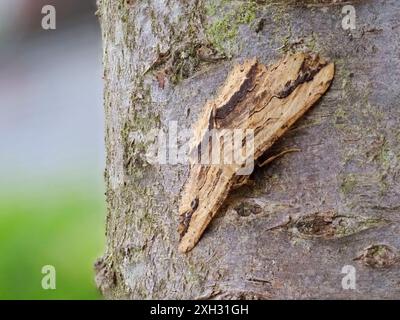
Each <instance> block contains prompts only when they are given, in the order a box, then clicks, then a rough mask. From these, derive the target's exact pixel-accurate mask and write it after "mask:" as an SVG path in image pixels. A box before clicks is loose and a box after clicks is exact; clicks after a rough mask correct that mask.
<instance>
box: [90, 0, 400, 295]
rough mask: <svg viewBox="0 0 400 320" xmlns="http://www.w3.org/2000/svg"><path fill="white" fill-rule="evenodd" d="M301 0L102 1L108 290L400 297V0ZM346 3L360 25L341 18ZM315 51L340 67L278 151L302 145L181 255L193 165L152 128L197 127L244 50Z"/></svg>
mask: <svg viewBox="0 0 400 320" xmlns="http://www.w3.org/2000/svg"><path fill="white" fill-rule="evenodd" d="M299 3H300V1H287V0H286V1H273V2H272V1H255V2H253V1H250V2H249V1H226V0H217V1H216V0H210V1H205V0H197V1H196V0H193V1H183V0H164V1H163V0H147V1H137V0H125V1H123V0H118V1H117V0H100V1H99V3H98V7H99V10H98V12H97V13H98V15H99V17H100V21H101V27H102V37H103V48H104V49H103V50H104V52H103V55H104V56H103V59H104V81H105V87H104V108H105V121H106V152H107V163H106V170H105V180H106V190H107V191H106V197H107V204H108V215H107V226H106V237H107V248H106V251H105V254H104V256H103V258H101V259H99V261H98V262H97V263H96V272H97V276H96V280H97V284H98V286H99V288H100V289H101V291H102V293H103V294H104V296H105V297H106V298H130V299H165V298H169V299H182V298H186V299H190V298H195V299H199V298H216V299H218V298H223V299H236V298H242V299H260V298H261V299H280V298H292V299H293V298H294V299H298V298H335V299H336V298H338V299H361V298H400V283H399V279H400V270H399V264H398V254H399V253H398V250H399V249H400V239H399V236H398V234H399V232H400V224H399V221H400V220H399V212H400V197H399V194H400V181H399V178H400V171H399V170H400V164H399V163H400V162H399V160H400V145H399V139H400V108H399V98H400V95H399V92H400V82H399V81H398V80H399V79H400V74H399V72H398V70H399V68H400V55H399V52H400V46H399V43H400V24H399V12H400V2H399V1H396V0H392V1H390V0H384V1H377V0H370V1H368V0H365V1H346V2H345V3H344V2H343V1H302V2H301V4H299ZM345 4H352V5H353V6H354V8H355V13H356V28H355V29H354V30H344V29H343V27H342V19H343V18H345V16H346V14H344V13H342V8H343V7H344V5H345ZM304 50H311V51H314V52H318V53H320V54H321V55H322V56H324V57H328V58H330V59H331V60H332V61H334V62H335V65H336V74H335V78H334V82H333V84H332V86H331V88H330V89H329V91H328V92H327V94H326V95H325V96H324V97H322V99H321V100H320V102H319V103H317V104H316V105H314V106H313V107H312V108H311V110H310V111H309V112H308V113H307V114H306V115H305V116H304V117H303V118H302V119H300V120H299V121H298V122H297V123H296V124H295V126H294V127H292V128H291V130H289V131H288V132H287V133H286V134H285V135H284V137H283V138H281V139H280V140H279V141H278V142H277V143H275V145H274V146H273V150H272V154H274V153H278V152H280V151H282V150H285V149H287V148H292V147H296V148H299V149H300V150H301V151H300V152H295V153H289V154H286V155H285V156H283V157H281V158H279V159H277V160H275V161H274V162H273V163H271V164H270V165H269V166H268V167H263V168H257V169H255V171H254V173H253V175H252V182H251V183H249V184H247V185H246V186H243V187H241V188H239V189H237V190H235V191H234V192H232V193H231V194H230V195H229V197H228V199H227V200H226V202H225V203H224V206H223V208H222V209H221V210H220V212H219V213H218V215H217V217H216V218H214V220H213V221H212V222H211V224H210V225H209V227H208V229H207V230H206V232H205V233H204V235H203V237H202V238H201V240H200V242H199V243H198V244H197V246H196V247H195V248H194V249H193V250H192V251H190V252H189V253H187V254H181V253H179V252H178V250H177V248H178V242H179V236H178V233H177V226H178V206H179V200H180V195H181V192H182V188H183V185H184V183H185V181H186V179H187V177H188V166H187V165H173V164H169V165H161V164H157V163H152V162H150V163H149V161H146V157H145V156H144V153H145V152H146V150H147V147H148V143H147V142H146V141H144V140H143V136H145V135H146V134H147V133H149V132H150V131H151V129H152V128H164V129H166V128H168V126H169V123H170V121H177V123H178V127H179V128H183V127H185V128H189V127H190V126H191V125H192V124H193V123H194V122H195V121H196V119H197V117H198V115H199V113H200V111H201V109H202V107H203V105H204V103H205V102H206V101H207V100H208V99H210V98H211V97H213V96H215V94H216V92H217V89H218V88H219V87H220V86H221V85H222V83H223V82H224V79H225V77H226V75H227V74H228V72H229V70H231V69H232V67H233V65H234V64H236V63H238V62H239V61H243V59H245V58H252V57H258V58H259V60H260V61H261V62H263V63H265V64H270V63H272V62H274V61H276V60H277V59H279V58H280V57H282V56H283V55H284V54H286V53H287V52H293V51H304ZM345 266H347V267H345ZM342 272H343V273H342ZM353 276H355V278H352V277H353ZM354 279H355V282H354V281H353V280H354ZM354 285H355V289H354Z"/></svg>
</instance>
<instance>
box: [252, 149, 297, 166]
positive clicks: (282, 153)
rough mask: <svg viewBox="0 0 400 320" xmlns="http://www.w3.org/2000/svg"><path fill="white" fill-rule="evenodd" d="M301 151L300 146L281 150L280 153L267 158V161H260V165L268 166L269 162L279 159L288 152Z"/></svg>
mask: <svg viewBox="0 0 400 320" xmlns="http://www.w3.org/2000/svg"><path fill="white" fill-rule="evenodd" d="M299 151H301V150H300V149H299V148H290V149H286V150H283V151H281V152H279V153H278V154H276V155H274V156H271V157H269V158H268V159H267V160H265V161H263V162H258V166H259V167H264V166H266V165H267V164H269V163H271V162H272V161H274V160H275V159H278V158H280V157H282V156H284V155H285V154H286V153H290V152H299Z"/></svg>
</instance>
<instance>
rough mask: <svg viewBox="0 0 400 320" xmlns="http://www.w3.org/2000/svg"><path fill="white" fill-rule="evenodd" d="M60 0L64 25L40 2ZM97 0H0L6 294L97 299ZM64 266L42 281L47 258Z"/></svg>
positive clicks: (100, 192) (0, 269)
mask: <svg viewBox="0 0 400 320" xmlns="http://www.w3.org/2000/svg"><path fill="white" fill-rule="evenodd" d="M46 4H52V5H54V6H55V8H56V10H57V11H56V12H57V16H56V19H57V20H56V21H57V28H56V30H43V29H42V28H41V19H42V16H43V15H42V14H41V8H42V6H43V5H46ZM95 10H96V8H95V1H94V0H93V1H91V0H87V1H79V0H70V1H61V0H59V1H50V0H48V1H43V0H16V1H15V0H1V1H0V299H99V298H101V296H100V294H99V293H98V291H97V289H96V287H95V283H94V271H93V264H94V262H95V260H96V258H98V257H99V256H100V255H101V254H102V252H103V250H104V241H105V240H104V224H105V199H104V185H103V173H102V172H103V167H104V146H103V109H102V89H101V88H102V80H101V75H102V71H101V39H100V28H99V26H98V21H97V18H96V17H95V15H94V12H95ZM45 265H52V266H54V267H55V270H56V289H55V290H44V289H43V288H42V286H41V281H42V278H43V277H44V275H43V274H42V273H41V270H42V267H43V266H45Z"/></svg>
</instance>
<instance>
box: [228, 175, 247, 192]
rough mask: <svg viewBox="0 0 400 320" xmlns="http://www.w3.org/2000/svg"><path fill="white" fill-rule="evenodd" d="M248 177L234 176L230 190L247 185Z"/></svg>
mask: <svg viewBox="0 0 400 320" xmlns="http://www.w3.org/2000/svg"><path fill="white" fill-rule="evenodd" d="M249 177H250V176H236V178H235V180H234V181H233V184H232V187H231V190H235V189H237V188H240V187H241V186H244V185H246V184H248V183H249Z"/></svg>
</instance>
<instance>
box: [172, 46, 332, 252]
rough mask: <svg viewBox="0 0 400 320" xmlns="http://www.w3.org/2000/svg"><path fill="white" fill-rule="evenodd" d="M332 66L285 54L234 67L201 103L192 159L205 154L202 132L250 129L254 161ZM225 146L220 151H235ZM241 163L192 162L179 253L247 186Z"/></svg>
mask: <svg viewBox="0 0 400 320" xmlns="http://www.w3.org/2000/svg"><path fill="white" fill-rule="evenodd" d="M333 76H334V64H333V63H329V62H328V61H326V60H325V59H323V58H321V57H319V56H318V55H316V54H311V53H296V54H292V55H288V56H286V57H285V58H283V59H282V60H281V61H279V62H278V63H276V64H273V65H271V66H268V67H267V66H265V65H264V64H261V63H259V62H258V61H257V59H256V58H254V59H251V60H246V61H245V62H244V63H243V64H238V65H236V66H235V67H234V68H233V70H232V71H231V73H230V74H229V75H228V77H227V79H226V81H225V83H224V85H223V86H222V88H221V89H220V92H219V94H218V96H217V97H216V98H215V99H213V100H212V101H209V102H207V103H206V105H205V106H204V108H203V111H202V114H201V116H200V118H199V120H198V122H197V124H196V126H195V127H194V137H195V139H194V142H193V143H194V144H193V150H194V153H193V154H195V157H198V156H199V153H200V156H201V153H209V152H210V148H211V145H212V144H211V143H210V142H209V140H208V138H207V139H206V138H205V137H204V135H205V132H206V131H207V130H211V129H213V130H215V129H216V130H223V129H241V130H247V129H251V130H252V132H253V133H254V136H253V140H254V141H253V153H252V154H251V157H253V159H254V160H255V159H257V158H259V157H260V156H261V155H262V154H263V153H264V152H265V151H266V150H267V149H269V148H270V147H271V146H272V144H273V143H274V142H275V141H276V140H277V139H278V138H279V137H281V136H282V135H283V134H284V133H285V131H286V130H287V129H288V128H289V127H290V126H291V125H292V124H293V123H294V122H295V121H296V120H297V119H299V118H300V117H301V116H302V115H303V114H304V113H305V112H306V111H307V110H308V109H309V108H310V107H311V106H312V105H313V104H314V103H315V102H316V101H317V100H318V99H319V98H320V97H321V96H322V95H323V94H324V93H325V92H326V91H327V90H328V88H329V86H330V84H331V82H332V79H333ZM236 147H237V146H235V145H234V144H224V146H223V150H224V151H223V152H224V153H230V152H235V148H236ZM243 166H244V164H243V163H230V164H226V163H221V164H215V163H213V164H204V163H201V162H194V163H192V164H191V167H190V174H189V178H188V180H187V182H186V185H185V189H184V192H183V195H182V198H181V203H180V207H179V215H180V224H179V230H178V232H179V234H180V243H179V251H181V252H187V251H189V250H191V249H192V248H193V247H194V246H195V245H196V244H197V242H198V241H199V239H200V237H201V235H202V234H203V232H204V230H205V229H206V227H207V226H208V224H209V223H210V221H211V220H212V218H213V217H214V216H215V215H216V213H217V212H218V210H219V208H220V207H221V205H222V203H223V201H224V200H225V199H226V198H227V196H228V193H229V191H230V190H232V188H234V187H235V185H237V184H239V183H243V182H245V181H246V178H247V177H246V176H242V175H238V172H239V170H241V169H242V168H243Z"/></svg>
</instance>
